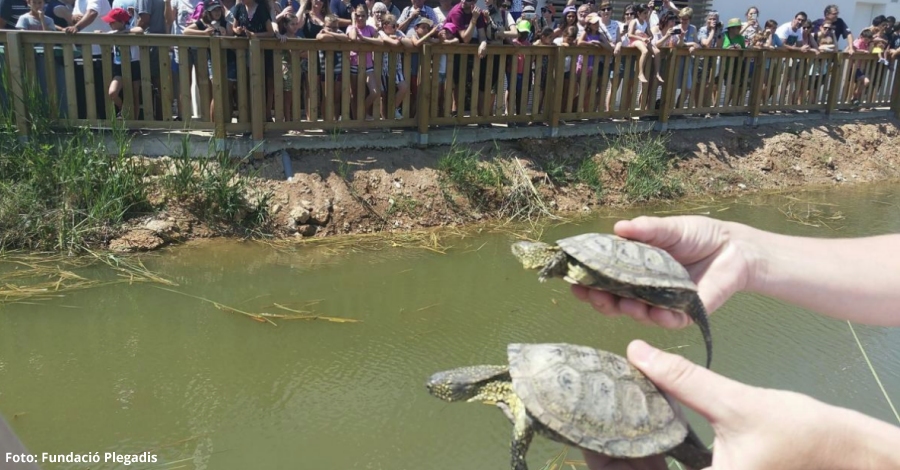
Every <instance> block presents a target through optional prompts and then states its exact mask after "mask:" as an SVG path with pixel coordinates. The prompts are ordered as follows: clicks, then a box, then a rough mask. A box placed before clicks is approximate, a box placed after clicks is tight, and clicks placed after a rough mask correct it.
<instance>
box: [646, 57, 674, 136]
mask: <svg viewBox="0 0 900 470" xmlns="http://www.w3.org/2000/svg"><path fill="white" fill-rule="evenodd" d="M667 55H668V58H667V60H666V70H665V72H666V82H665V83H664V84H663V92H662V97H661V100H662V102H661V103H660V104H659V123H658V125H657V126H656V127H657V130H658V131H660V132H665V131H666V129H668V127H669V115H670V114H671V112H672V110H673V109H675V82H676V80H675V73H676V72H677V71H678V55H677V50H676V48H674V47H671V48H669V53H668V54H667ZM651 99H652V97H651Z"/></svg>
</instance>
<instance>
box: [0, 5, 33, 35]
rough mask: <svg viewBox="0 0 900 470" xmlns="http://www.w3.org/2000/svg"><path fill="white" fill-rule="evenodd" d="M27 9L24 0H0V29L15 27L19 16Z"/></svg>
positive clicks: (28, 8) (28, 9) (27, 10)
mask: <svg viewBox="0 0 900 470" xmlns="http://www.w3.org/2000/svg"><path fill="white" fill-rule="evenodd" d="M29 11H31V8H30V7H29V6H28V3H27V2H26V1H25V0H0V29H16V23H18V22H19V17H20V16H22V15H24V14H25V13H28V12H29Z"/></svg>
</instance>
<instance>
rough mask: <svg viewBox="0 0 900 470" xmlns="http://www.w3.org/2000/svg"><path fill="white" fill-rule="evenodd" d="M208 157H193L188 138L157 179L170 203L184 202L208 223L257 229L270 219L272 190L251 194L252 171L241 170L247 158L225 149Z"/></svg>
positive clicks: (183, 140) (185, 138) (184, 139)
mask: <svg viewBox="0 0 900 470" xmlns="http://www.w3.org/2000/svg"><path fill="white" fill-rule="evenodd" d="M210 153H211V154H212V155H214V156H213V157H211V158H192V157H191V149H190V143H189V141H188V138H187V137H184V138H183V139H182V144H181V151H180V152H179V155H177V156H175V157H172V164H171V167H170V170H169V171H168V172H167V173H166V174H165V175H163V176H162V178H161V179H160V183H161V186H162V188H163V190H164V191H165V193H166V196H167V197H168V199H169V202H170V203H176V204H184V205H186V206H187V207H188V208H189V209H190V210H191V212H192V213H194V214H195V215H197V216H198V217H199V218H200V219H202V220H204V221H205V222H207V223H210V224H214V225H219V226H228V225H231V224H236V225H237V226H238V227H242V228H249V229H258V228H261V227H264V226H265V225H266V224H267V223H268V219H269V202H270V200H271V197H272V194H271V193H256V194H255V199H253V197H254V195H251V193H252V187H251V178H252V177H253V176H254V175H253V174H249V175H244V174H242V173H241V165H242V164H243V163H244V162H245V160H246V159H247V158H248V157H244V158H242V159H237V158H233V157H231V156H230V155H229V154H228V153H227V152H212V151H211V152H210Z"/></svg>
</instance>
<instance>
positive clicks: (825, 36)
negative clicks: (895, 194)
mask: <svg viewBox="0 0 900 470" xmlns="http://www.w3.org/2000/svg"><path fill="white" fill-rule="evenodd" d="M454 1H455V0H440V2H439V5H438V6H436V7H434V8H432V7H431V6H428V5H426V4H425V1H424V0H412V4H411V5H410V6H408V7H405V8H403V9H402V10H401V9H400V8H398V7H397V6H396V5H394V4H393V3H392V0H382V1H374V0H328V1H327V2H326V1H325V0H112V1H111V2H110V1H109V0H49V2H48V3H45V0H0V28H6V29H12V28H16V29H20V30H29V31H58V32H60V33H65V34H80V33H85V32H99V33H108V34H144V33H150V34H184V35H193V36H221V37H247V38H273V40H280V41H287V40H288V39H292V38H305V39H315V40H318V41H323V42H326V41H327V42H346V43H364V44H383V45H389V46H397V47H396V48H397V49H398V50H403V49H404V48H412V49H415V48H418V47H419V46H421V45H422V44H423V43H431V44H471V45H473V46H475V47H477V49H473V50H474V51H477V53H475V54H470V55H468V56H467V58H466V64H465V65H466V67H462V64H461V61H462V60H463V59H462V58H461V57H462V56H461V55H454V56H453V57H452V59H451V60H452V61H453V73H452V75H451V76H450V77H447V70H448V67H447V62H448V57H447V56H441V57H440V59H439V60H437V61H436V63H435V64H434V65H433V68H434V72H435V73H433V75H435V76H437V79H438V80H439V83H440V84H441V85H442V86H440V87H439V93H440V94H441V95H442V96H441V97H440V99H439V100H438V101H439V103H440V106H441V108H442V109H441V112H442V113H446V114H456V113H457V112H458V111H459V110H458V108H460V107H461V106H460V105H459V103H457V101H458V99H457V98H458V96H457V95H458V90H459V89H460V88H461V87H467V88H470V87H472V86H473V84H477V86H478V88H479V91H480V93H479V95H478V103H477V106H478V109H487V108H490V109H493V110H494V112H506V113H509V114H515V113H517V112H518V111H519V110H518V109H517V107H518V103H520V99H521V97H522V94H523V93H526V94H527V93H529V92H531V91H534V86H535V84H536V83H539V84H540V85H539V86H540V89H541V90H547V86H546V82H547V77H548V70H549V68H550V67H547V66H546V65H547V64H546V63H544V64H543V65H544V67H543V71H542V73H541V76H539V77H537V76H534V75H535V74H534V73H531V74H530V75H531V76H529V71H532V67H526V59H525V56H524V55H519V56H517V57H511V58H509V59H508V60H507V62H506V63H505V65H504V67H503V69H504V70H505V73H504V74H501V73H499V72H500V68H501V67H500V61H501V59H500V57H499V56H496V55H491V54H488V52H489V50H490V48H492V47H494V46H498V45H515V46H519V47H523V46H531V45H540V46H554V45H555V46H558V47H569V46H595V47H597V48H598V50H599V52H598V54H610V55H613V56H618V55H619V54H620V53H621V51H622V50H623V49H625V48H633V49H634V50H636V51H637V52H638V53H639V61H638V64H637V67H633V66H632V67H631V68H632V69H634V70H633V71H632V72H631V73H629V74H626V73H625V70H624V67H623V64H621V62H620V61H616V62H620V63H619V64H618V65H617V64H613V63H610V64H604V58H603V57H597V56H590V55H588V56H583V55H578V56H572V57H567V58H566V62H565V69H564V76H563V77H562V80H563V81H564V82H565V84H566V85H568V83H569V80H573V79H574V80H580V78H581V76H582V74H584V73H587V74H589V75H593V74H594V73H595V70H598V71H599V72H600V73H604V74H609V76H610V77H614V76H615V74H614V70H613V69H622V70H620V73H619V75H618V80H619V81H620V83H621V86H622V87H624V88H625V89H629V90H630V89H633V87H636V86H637V87H641V88H645V87H646V86H647V84H648V83H649V82H650V81H651V79H652V81H653V83H654V84H655V85H659V84H662V83H663V82H664V81H665V77H663V74H662V67H661V63H660V62H661V59H662V57H664V54H663V53H662V51H664V50H666V49H669V48H676V47H680V48H685V49H687V50H689V51H690V52H691V53H693V52H694V51H696V50H698V49H784V50H795V51H800V52H804V53H809V54H816V55H817V54H820V53H821V52H831V51H838V50H841V51H844V52H847V53H851V54H852V53H854V52H868V53H876V54H878V55H879V61H880V62H881V63H882V64H883V65H884V66H885V67H893V65H892V63H893V61H894V59H896V58H897V57H898V55H900V25H897V24H896V20H895V18H894V17H884V16H878V17H876V18H874V19H873V20H872V24H871V26H870V27H868V28H865V29H863V30H862V31H857V32H855V34H854V32H853V31H851V30H850V28H849V27H848V25H847V23H846V22H844V21H843V20H842V19H841V18H840V11H839V8H838V7H837V6H836V5H828V6H826V7H825V8H824V9H823V11H822V17H821V18H819V19H814V20H813V19H811V18H810V17H809V16H808V15H807V13H806V12H798V13H797V14H796V15H795V16H794V17H793V18H792V19H789V20H787V21H785V19H780V20H776V19H769V20H765V21H764V20H762V17H761V12H760V10H759V8H757V7H750V8H748V9H747V11H746V17H745V18H743V19H741V18H731V19H728V20H727V21H723V20H725V19H724V18H720V17H719V14H718V13H717V12H716V11H710V12H707V13H706V15H705V18H704V21H702V23H701V22H698V24H702V25H701V26H700V27H697V26H696V25H695V24H693V22H694V11H693V10H692V9H691V8H687V7H685V8H679V7H678V6H677V5H676V4H675V3H674V2H673V1H672V0H650V2H649V3H646V4H644V3H634V4H630V5H628V6H626V7H625V8H624V10H623V11H621V12H620V14H619V12H614V11H613V9H612V7H611V4H610V2H609V1H608V0H600V1H599V2H598V1H596V0H585V2H584V3H582V4H580V5H577V4H576V0H570V1H569V4H568V5H567V6H566V7H565V8H563V9H562V11H560V12H557V11H556V8H555V7H554V6H553V5H552V4H550V3H547V4H546V5H545V6H542V7H540V8H539V11H538V10H536V7H537V5H536V4H535V3H534V1H535V0H483V1H484V5H485V7H484V8H480V7H478V6H476V1H475V0H463V1H461V2H458V3H454ZM120 49H121V48H119V47H116V48H114V51H115V54H114V55H115V57H114V58H113V61H114V71H115V72H116V75H115V77H114V78H113V80H112V83H109V84H106V87H107V89H106V91H107V92H108V94H109V96H110V98H111V99H112V100H113V102H114V103H115V106H116V108H117V109H116V112H117V113H119V114H121V112H122V107H123V103H122V100H121V98H120V96H121V95H122V93H121V92H122V89H123V87H124V86H131V87H132V88H133V90H134V93H133V96H134V97H135V102H134V103H132V105H133V107H134V108H133V109H138V106H139V96H140V95H141V93H140V92H139V87H140V86H141V83H142V81H141V76H140V67H139V66H132V67H130V69H131V81H130V83H123V79H122V73H121V72H122V68H123V64H122V57H123V56H126V55H127V56H128V58H129V61H130V62H131V63H132V64H133V65H137V64H139V62H138V61H139V60H140V51H139V49H138V48H137V47H131V48H126V49H129V50H128V53H125V54H123V53H122V51H121V50H120ZM347 49H349V50H350V52H349V59H350V60H349V67H350V70H349V72H350V74H349V77H350V80H351V84H350V86H349V87H341V86H335V87H334V91H335V93H333V96H329V97H323V96H321V95H323V93H318V95H319V96H311V95H313V94H311V93H308V92H306V93H304V91H305V90H306V88H305V86H304V85H301V88H302V89H301V90H293V89H292V88H293V87H292V83H294V80H293V71H294V68H293V67H292V65H291V55H290V53H285V54H283V55H282V56H281V57H278V56H277V54H275V53H273V51H271V50H267V51H266V53H265V58H264V61H263V64H264V67H265V82H266V86H265V99H266V106H265V109H266V117H267V119H270V120H271V119H273V110H274V108H275V106H274V92H273V90H274V82H275V81H274V75H275V73H277V71H278V70H279V68H280V69H281V73H282V78H283V80H282V83H283V96H284V100H285V106H284V107H283V108H284V110H285V111H284V116H283V119H284V120H286V121H291V120H293V119H294V118H295V117H294V116H293V115H292V113H291V109H292V106H290V103H291V102H292V100H293V93H295V92H299V93H302V94H303V95H304V96H305V97H306V98H305V100H304V102H305V104H304V107H305V108H306V110H307V112H309V110H310V109H311V108H312V107H313V106H311V104H312V103H311V100H313V99H317V100H320V101H319V103H317V104H319V105H323V104H324V100H325V99H331V100H334V104H335V106H334V109H335V110H340V109H341V100H342V99H344V98H345V97H344V96H342V90H343V93H347V92H349V94H350V96H349V100H350V114H351V115H350V116H349V117H348V118H351V119H376V118H380V119H395V118H396V119H402V118H403V117H404V115H403V108H402V106H401V104H402V103H403V102H404V100H405V99H406V98H407V97H410V98H411V99H412V102H413V103H415V100H416V99H417V98H418V89H419V87H420V85H421V84H420V83H419V81H420V80H419V77H418V75H419V74H418V71H419V68H420V67H419V63H418V61H419V55H418V54H415V53H410V54H407V55H402V54H398V55H397V56H396V57H397V60H394V61H392V62H393V63H395V64H396V65H395V67H394V69H393V70H389V62H391V61H390V60H389V56H390V54H377V55H376V54H375V53H372V52H364V53H362V54H360V53H357V52H355V51H353V49H352V47H351V46H348V47H347ZM100 51H101V49H100V48H99V46H94V47H93V50H92V54H93V58H94V62H95V68H97V70H98V71H101V70H102V69H101V68H99V66H98V65H97V63H99V62H100V60H99V59H100V54H101V52H100ZM310 52H311V51H309V49H308V48H304V49H303V53H302V55H301V65H302V67H301V68H302V73H303V74H304V76H305V77H304V80H303V81H302V82H301V83H304V84H305V83H307V79H308V74H309V73H311V72H310V71H309V60H308V56H307V54H309V53H310ZM407 52H408V51H407ZM35 53H37V54H39V53H42V51H40V50H37V49H36V50H35ZM160 53H161V52H160V50H159V48H158V47H153V48H150V50H149V54H150V58H149V60H150V65H151V67H150V70H151V75H152V76H151V80H150V83H151V84H152V86H153V88H154V90H158V88H159V80H160V77H159V61H160V57H159V56H160ZM170 53H171V54H172V62H173V72H174V73H175V74H176V76H177V73H178V72H179V69H183V68H185V67H184V65H183V64H179V62H180V60H182V59H181V56H180V55H179V54H177V53H175V51H170ZM360 55H364V56H365V59H364V63H365V67H364V70H362V71H361V70H360ZM375 57H383V63H382V64H381V66H380V67H378V69H380V70H381V76H375V70H376V67H375V64H374V60H375ZM404 57H408V58H409V60H408V61H409V62H411V63H410V64H406V65H408V66H409V68H407V70H409V76H406V74H405V73H404ZM535 57H538V59H537V60H541V59H540V56H535ZM318 59H319V60H317V61H316V62H317V63H318V64H319V67H318V70H317V71H313V72H312V73H317V74H318V76H319V80H320V82H321V83H322V84H323V85H324V83H325V82H326V81H329V80H333V81H335V82H338V81H340V80H341V78H342V54H341V52H333V53H328V54H326V53H324V52H322V51H318ZM475 60H479V61H480V64H479V65H480V67H479V70H480V74H479V76H477V77H476V76H472V71H473V70H474V68H475V67H474V65H475ZM543 60H544V62H546V61H547V58H546V56H544V57H543ZM189 61H190V64H186V65H188V66H189V67H198V66H200V67H202V66H204V65H205V66H206V67H207V69H208V72H209V74H210V76H211V78H212V79H213V80H217V79H219V78H220V77H217V76H216V75H217V73H213V72H214V71H213V70H212V66H211V60H209V61H208V62H209V63H208V64H197V55H196V54H195V51H193V50H192V51H191V54H190V55H189ZM650 61H652V64H653V65H654V67H653V68H649V67H647V65H648V62H650ZM37 62H43V61H40V60H39V61H37ZM279 62H281V67H279ZM226 63H227V66H226V72H225V77H224V78H225V80H226V81H227V82H228V84H229V86H228V87H227V88H228V89H229V90H231V91H235V87H236V86H237V85H236V82H237V76H238V70H237V61H236V59H235V51H233V50H229V51H228V58H227V61H226ZM246 63H247V64H249V61H247V62H246ZM328 63H330V65H328V66H327V65H326V64H328ZM851 67H853V70H852V81H853V83H854V87H853V90H854V91H853V99H854V100H856V102H858V100H859V99H860V97H861V95H862V94H863V93H864V92H865V90H866V87H867V86H868V85H869V82H870V79H871V77H869V76H867V74H866V72H865V67H864V66H862V65H861V64H854V65H851ZM326 68H327V69H329V70H331V71H332V73H333V76H330V77H326V76H325V71H326ZM461 69H463V70H467V71H468V74H469V76H466V77H461V76H460V75H461V74H460V70H461ZM489 69H490V70H492V72H493V73H492V74H488V70H489ZM647 71H650V74H651V75H650V76H649V77H648V74H647ZM682 71H683V66H681V65H680V66H679V87H681V86H682V83H681V82H682V79H681V72H682ZM40 73H41V72H40V71H39V74H40ZM513 74H514V76H513ZM488 75H490V76H492V77H493V79H492V81H493V83H486V82H487V79H486V77H487V76H488ZM685 75H690V74H685ZM448 79H449V80H450V86H444V85H445V84H446V83H447V80H448ZM687 80H688V83H687V88H688V89H690V88H691V83H690V80H691V77H690V76H688V79H687ZM43 83H44V82H43V81H42V84H43ZM144 83H146V80H144ZM172 85H173V89H174V90H175V95H176V97H177V96H178V85H179V80H177V79H174V80H173V84H172ZM43 86H45V85H43ZM245 86H246V85H245ZM563 88H564V97H563V103H564V106H565V107H566V108H567V109H574V107H575V106H576V103H577V102H578V100H579V96H577V95H576V96H569V95H570V94H571V93H569V88H570V87H569V86H564V87H563ZM322 89H324V88H322ZM445 89H446V90H448V91H449V93H451V94H452V105H451V109H448V110H443V107H444V106H443V104H444V99H443V93H444V92H445ZM359 90H363V91H364V93H365V96H364V97H363V98H362V103H363V109H357V108H358V104H357V103H358V101H359V100H357V96H356V94H357V93H359ZM252 91H253V92H254V93H255V92H256V91H255V90H252ZM389 91H390V92H391V93H392V94H393V102H391V103H388V102H387V100H388V96H389V95H390V94H391V93H389ZM589 91H590V93H587V94H588V95H596V94H599V95H600V96H602V95H603V94H606V100H605V104H604V105H602V106H605V107H606V109H607V110H608V109H610V108H609V107H610V100H611V99H612V97H611V96H610V95H611V93H609V91H610V90H606V91H605V92H604V91H603V90H599V89H597V90H589ZM543 94H544V93H542V95H543ZM588 97H589V96H584V97H583V99H584V100H587V99H588ZM545 98H546V97H545V96H538V97H535V100H534V101H535V103H536V105H535V106H536V107H537V109H538V110H539V111H540V110H541V109H542V108H543V106H544V102H545ZM686 98H687V99H689V96H687V97H686ZM485 100H489V102H488V103H487V106H485V104H486V103H485ZM229 101H233V100H229ZM600 101H603V100H600ZM585 102H586V101H585ZM157 104H158V103H157ZM178 105H179V109H181V108H183V106H182V104H180V103H179V104H178ZM474 105H476V104H475V103H473V106H474ZM215 106H216V103H215V102H214V101H213V103H211V105H210V113H209V115H210V116H213V115H214V113H213V111H214V109H215ZM225 106H226V107H227V108H228V110H229V111H227V112H226V116H229V115H230V112H231V111H233V109H234V107H235V103H233V102H229V103H225ZM156 109H157V110H158V109H159V106H157V107H156ZM319 109H323V108H322V107H320V108H319ZM415 109H416V106H415V105H413V106H410V107H409V108H408V111H407V112H409V113H413V112H414V111H415ZM179 114H181V113H180V112H179ZM306 117H307V119H309V118H310V117H311V116H309V115H307V116H306ZM341 117H342V116H340V115H336V116H334V118H335V119H340V118H341ZM406 117H409V116H406ZM157 118H158V111H157Z"/></svg>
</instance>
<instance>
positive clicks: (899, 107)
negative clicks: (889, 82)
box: [891, 59, 900, 119]
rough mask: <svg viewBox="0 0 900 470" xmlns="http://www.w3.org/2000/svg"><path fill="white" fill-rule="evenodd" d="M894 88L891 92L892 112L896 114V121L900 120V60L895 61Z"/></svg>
mask: <svg viewBox="0 0 900 470" xmlns="http://www.w3.org/2000/svg"><path fill="white" fill-rule="evenodd" d="M893 65H894V86H893V87H892V90H891V111H892V112H893V114H894V119H900V70H897V67H898V66H900V59H894V64H893Z"/></svg>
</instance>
